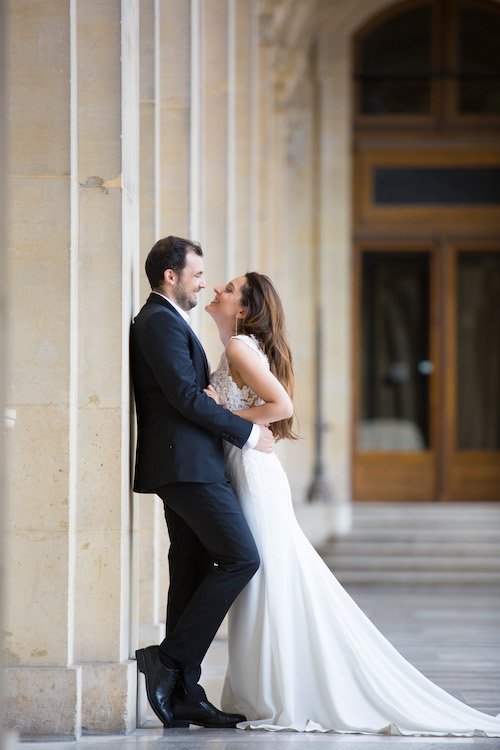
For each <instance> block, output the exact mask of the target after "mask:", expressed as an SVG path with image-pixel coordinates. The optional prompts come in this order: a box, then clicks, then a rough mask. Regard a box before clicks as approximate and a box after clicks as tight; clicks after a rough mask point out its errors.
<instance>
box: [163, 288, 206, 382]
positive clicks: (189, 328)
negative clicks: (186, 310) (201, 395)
mask: <svg viewBox="0 0 500 750" xmlns="http://www.w3.org/2000/svg"><path fill="white" fill-rule="evenodd" d="M148 302H152V303H153V304H155V305H158V304H159V305H163V306H164V307H166V308H167V310H170V312H172V313H173V314H174V315H176V316H177V318H179V319H180V320H181V321H182V323H183V324H184V325H185V326H186V328H187V329H188V331H189V333H190V334H191V337H192V339H193V340H194V341H195V342H196V345H197V346H198V347H199V349H200V352H201V354H202V356H203V362H204V364H205V374H206V376H207V380H210V368H209V366H208V359H207V355H206V354H205V349H204V348H203V346H202V344H201V341H200V340H199V338H198V336H197V335H196V334H195V332H194V331H193V329H192V328H191V326H190V325H189V323H188V322H187V321H186V320H184V318H183V317H182V315H179V313H178V312H177V310H176V309H175V307H174V306H173V305H171V304H170V302H169V301H168V300H167V299H165V297H162V296H160V295H159V294H154V293H151V294H150V295H149V297H148Z"/></svg>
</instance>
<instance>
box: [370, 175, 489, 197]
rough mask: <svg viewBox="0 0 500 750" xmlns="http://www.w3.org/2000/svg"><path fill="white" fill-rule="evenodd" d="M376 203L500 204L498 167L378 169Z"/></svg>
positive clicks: (375, 191)
mask: <svg viewBox="0 0 500 750" xmlns="http://www.w3.org/2000/svg"><path fill="white" fill-rule="evenodd" d="M374 193H375V204H376V205H378V206H384V205H385V206H387V205H398V206H404V205H433V204H438V205H450V204H452V205H453V204H454V205H456V204H459V205H460V204H462V205H469V206H472V205H476V206H477V205H479V206H487V205H489V206H491V205H500V168H499V167H376V169H375V190H374Z"/></svg>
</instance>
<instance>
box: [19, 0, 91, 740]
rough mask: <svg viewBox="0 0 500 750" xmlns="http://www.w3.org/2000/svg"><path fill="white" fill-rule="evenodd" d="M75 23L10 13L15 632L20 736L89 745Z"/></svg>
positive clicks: (55, 10) (41, 12) (31, 6)
mask: <svg viewBox="0 0 500 750" xmlns="http://www.w3.org/2000/svg"><path fill="white" fill-rule="evenodd" d="M72 11H74V5H72V4H70V3H68V2H65V1H64V0H60V1H59V2H57V1H53V2H50V3H40V2H38V3H32V2H28V0H16V1H15V2H14V0H10V1H9V2H7V12H8V24H9V52H8V70H9V91H10V93H9V118H10V125H11V127H10V153H11V164H10V167H11V176H10V189H9V220H10V221H9V248H8V253H9V269H8V288H9V290H11V292H10V294H9V299H8V304H9V328H10V331H11V342H12V345H11V363H10V365H11V366H10V369H11V373H10V377H9V385H8V402H9V405H11V406H12V407H14V408H15V409H16V411H17V424H16V429H15V430H13V432H12V435H11V436H10V437H11V438H12V439H11V440H9V443H10V450H9V477H8V482H9V497H10V502H9V511H8V536H7V540H6V542H7V551H8V556H9V559H10V560H11V564H10V569H9V580H8V590H7V592H6V593H7V607H6V616H5V629H6V633H7V635H6V649H7V663H8V664H9V665H10V666H9V669H8V670H7V694H6V713H7V717H8V722H9V724H10V726H14V727H17V728H18V729H19V730H20V732H21V733H22V735H24V736H46V735H65V736H68V737H74V738H76V737H78V736H79V734H80V731H81V692H82V669H81V667H80V666H78V665H75V663H74V658H73V607H74V513H75V504H76V493H75V488H74V481H73V478H74V471H75V465H74V459H75V454H76V450H75V448H74V447H72V446H71V445H70V444H71V432H72V425H73V424H74V421H73V420H74V419H75V416H76V400H75V391H74V388H72V382H71V353H70V352H71V345H72V343H73V342H74V339H75V336H76V324H75V319H74V305H73V303H72V283H71V273H72V221H73V220H74V215H72V191H71V181H72V179H76V175H74V174H72V162H71V137H72V131H71V108H72V90H71V64H72V55H73V53H74V47H73V42H74V33H75V28H74V23H75V19H74V15H73V16H72ZM42 30H43V32H42ZM73 85H74V82H73ZM12 290H15V293H12Z"/></svg>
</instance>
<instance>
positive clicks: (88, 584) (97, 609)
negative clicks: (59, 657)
mask: <svg viewBox="0 0 500 750" xmlns="http://www.w3.org/2000/svg"><path fill="white" fill-rule="evenodd" d="M77 13H78V21H77V55H78V64H77V78H78V185H79V188H78V208H79V222H78V223H79V231H78V266H79V267H78V283H77V296H78V313H77V314H78V339H77V342H75V344H76V345H77V347H78V387H77V393H78V418H77V421H78V424H77V430H76V433H77V434H76V439H77V445H78V455H77V471H76V476H75V480H76V487H77V507H76V514H75V526H76V533H75V613H74V634H75V635H74V660H75V663H79V664H82V679H83V684H82V723H83V726H84V727H85V728H86V729H87V730H88V731H100V732H102V731H107V732H126V731H130V730H131V729H132V728H133V727H135V702H136V665H135V662H134V661H130V660H129V656H130V654H131V651H132V650H133V645H132V643H131V615H132V610H131V604H132V602H131V580H130V567H131V547H130V542H131V538H130V530H131V492H130V447H129V446H130V421H131V420H130V416H131V406H130V388H129V354H128V338H129V327H130V321H131V318H132V313H133V310H134V309H135V310H136V308H137V304H138V273H139V268H138V253H139V34H138V32H139V3H138V2H137V0H122V1H121V2H120V0H80V1H79V2H78V5H77Z"/></svg>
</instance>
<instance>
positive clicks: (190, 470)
mask: <svg viewBox="0 0 500 750" xmlns="http://www.w3.org/2000/svg"><path fill="white" fill-rule="evenodd" d="M130 356H131V369H132V381H133V385H134V393H135V402H136V410H137V427H138V434H137V451H136V464H135V478H134V490H135V492H154V490H155V489H157V488H159V487H161V486H162V485H164V484H169V483H171V482H203V483H211V482H218V481H220V480H221V479H223V477H224V472H225V462H224V451H223V447H222V440H221V438H224V439H225V440H228V441H229V442H231V443H233V444H234V445H237V446H238V447H239V448H242V447H243V445H245V443H246V441H247V439H248V436H249V435H250V432H251V429H252V425H251V423H250V422H247V421H246V420H244V419H241V417H237V416H236V415H235V414H232V413H231V412H230V411H228V410H227V409H223V408H222V406H219V405H218V404H216V403H215V401H214V400H213V399H211V398H210V397H209V396H207V395H206V394H205V393H203V388H206V387H207V385H208V383H209V380H210V373H209V370H208V362H207V358H206V355H205V352H204V350H203V347H202V346H201V344H200V342H199V340H198V338H197V337H196V335H195V334H194V332H193V331H192V330H191V328H190V326H189V325H188V324H187V323H186V322H185V321H184V320H183V319H182V317H181V316H180V315H179V313H178V312H177V311H176V310H175V308H174V307H173V306H172V305H171V304H170V303H169V302H168V301H167V300H166V299H164V298H163V297H160V296H159V295H158V294H151V295H150V296H149V299H148V300H147V302H146V304H145V305H144V307H143V308H142V310H141V311H140V312H139V314H138V315H137V317H136V318H135V320H134V322H133V323H132V326H131V334H130Z"/></svg>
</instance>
